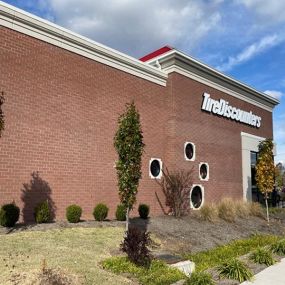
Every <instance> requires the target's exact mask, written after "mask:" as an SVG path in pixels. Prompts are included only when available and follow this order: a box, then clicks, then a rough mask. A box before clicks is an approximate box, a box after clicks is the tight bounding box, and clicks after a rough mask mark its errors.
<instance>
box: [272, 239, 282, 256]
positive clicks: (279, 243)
mask: <svg viewBox="0 0 285 285" xmlns="http://www.w3.org/2000/svg"><path fill="white" fill-rule="evenodd" d="M270 249H271V250H272V251H273V252H274V253H276V254H278V255H285V239H281V240H279V241H277V242H275V243H274V244H272V245H271V248H270Z"/></svg>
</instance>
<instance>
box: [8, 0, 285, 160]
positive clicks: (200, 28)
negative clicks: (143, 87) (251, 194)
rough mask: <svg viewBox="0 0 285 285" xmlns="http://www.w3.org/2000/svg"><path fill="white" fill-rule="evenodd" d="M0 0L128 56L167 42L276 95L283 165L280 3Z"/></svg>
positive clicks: (283, 7) (283, 5) (284, 55)
mask: <svg viewBox="0 0 285 285" xmlns="http://www.w3.org/2000/svg"><path fill="white" fill-rule="evenodd" d="M4 2H6V3H9V4H11V5H14V6H16V7H19V8H21V9H23V10H26V11H27V12H30V13H32V14H35V15H37V16H40V17H42V18H45V19H47V20H49V21H52V22H54V23H56V24H59V25H61V26H63V27H65V28H68V29H70V30H72V31H74V32H78V33H80V34H82V35H85V36H87V37H89V38H91V39H93V40H95V41H97V42H100V43H103V44H106V45H107V46H109V47H112V48H114V49H117V50H119V51H122V52H124V53H127V54H129V55H132V56H134V57H141V56H143V55H145V54H147V53H149V52H151V51H153V50H155V49H157V48H159V47H161V46H164V45H166V44H168V45H171V46H173V47H175V48H177V49H179V50H181V51H183V52H185V53H187V54H189V55H191V56H194V57H196V58H197V59H199V60H201V61H203V62H205V63H207V64H209V65H211V66H213V67H215V68H218V69H219V70H220V71H222V72H224V73H226V74H228V75H230V76H232V77H234V78H236V79H238V80H241V81H243V82H244V83H246V84H249V85H250V86H252V87H254V88H256V89H258V90H260V91H263V92H266V93H268V94H270V95H272V96H274V97H276V98H278V99H279V100H280V105H279V106H277V107H276V108H275V110H274V139H275V141H276V142H277V157H276V162H278V161H282V162H283V163H285V72H284V66H285V13H284V11H285V1H283V0H270V1H268V0H232V1H230V0H196V1H194V0H179V1H173V0H145V1H141V0H108V1H101V0H81V1H78V0H38V1H35V0H25V1H22V0H8V1H4Z"/></svg>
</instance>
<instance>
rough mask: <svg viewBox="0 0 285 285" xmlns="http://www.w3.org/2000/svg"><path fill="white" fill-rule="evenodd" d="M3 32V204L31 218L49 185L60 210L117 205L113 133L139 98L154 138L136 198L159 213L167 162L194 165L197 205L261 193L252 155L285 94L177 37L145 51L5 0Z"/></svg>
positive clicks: (147, 135) (147, 134)
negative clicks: (112, 43) (218, 63)
mask: <svg viewBox="0 0 285 285" xmlns="http://www.w3.org/2000/svg"><path fill="white" fill-rule="evenodd" d="M0 37H1V42H0V91H1V92H4V95H5V103H4V105H3V111H4V114H5V123H6V124H5V131H4V132H3V135H2V137H1V138H0V193H1V195H0V204H3V203H7V202H10V201H13V200H14V201H15V202H16V203H17V204H18V205H19V206H20V207H21V209H22V211H23V215H24V219H25V220H29V219H30V218H31V217H32V212H33V208H34V206H35V205H36V204H37V203H38V202H39V201H40V200H42V199H44V198H46V196H45V195H48V197H49V198H50V199H52V201H53V203H54V205H55V207H56V211H55V215H56V218H57V219H63V218H64V215H65V208H66V207H67V206H68V205H70V204H72V203H77V204H79V205H80V206H82V208H83V218H86V219H90V218H91V217H92V216H91V213H92V209H93V207H94V205H95V204H97V203H99V202H104V203H106V204H107V205H108V206H109V207H110V217H113V216H114V212H115V209H116V205H117V204H118V203H119V199H118V191H117V177H116V171H115V169H114V162H115V160H116V152H115V150H114V147H113V137H114V134H115V132H116V129H117V118H118V115H119V114H120V113H122V112H123V110H124V106H125V103H127V102H130V101H131V100H134V101H135V104H136V106H137V108H138V110H139V112H140V114H141V123H142V128H143V132H144V142H145V144H146V148H145V153H144V155H143V163H142V171H143V175H142V179H141V182H140V186H139V193H138V203H140V202H144V203H147V204H149V205H150V207H151V214H152V215H158V214H161V213H162V209H161V206H160V204H159V202H158V198H157V197H159V198H160V199H161V200H163V196H162V193H161V190H160V188H159V185H158V184H157V183H156V181H155V179H154V178H156V179H160V178H161V174H162V173H161V170H160V168H161V167H165V166H167V167H168V168H169V169H170V170H175V169H176V170H177V169H190V168H192V167H193V169H194V176H193V179H194V185H193V188H192V190H191V194H190V204H191V207H194V208H195V207H196V208H199V207H200V206H201V205H202V204H203V203H207V202H210V201H217V200H219V199H221V198H222V197H233V198H235V199H241V198H244V199H247V200H252V199H254V195H255V188H254V181H253V179H252V178H253V175H252V171H253V170H252V165H253V164H254V163H255V159H256V152H257V145H258V143H259V141H260V140H261V139H263V138H272V137H273V133H272V110H273V108H274V106H275V105H277V104H278V100H276V99H274V98H272V97H270V96H268V95H266V94H264V93H261V92H259V91H257V90H255V89H253V88H251V87H249V86H247V85H245V84H243V83H241V82H239V81H237V80H234V79H232V78H230V77H228V76H226V75H224V74H222V73H220V72H218V71H216V70H214V69H212V68H211V67H209V66H207V65H205V64H203V63H201V62H199V61H197V60H195V59H193V58H191V57H189V56H187V55H185V54H183V53H181V52H179V51H177V50H175V49H173V48H171V47H167V46H166V47H164V48H162V49H160V50H158V51H156V52H154V53H151V54H149V55H147V56H145V57H143V58H142V59H141V60H137V59H134V58H132V57H130V56H127V55H125V54H122V53H120V52H117V51H115V50H113V49H110V48H108V47H106V46H103V45H101V44H98V43H96V42H94V41H91V40H89V39H87V38H84V37H82V36H80V35H78V34H75V33H72V32H70V31H68V30H66V29H63V28H61V27H59V26H57V25H55V24H52V23H50V22H47V21H45V20H43V19H41V18H38V17H36V16H33V15H31V14H28V13H26V12H24V11H22V10H19V9H16V8H14V7H13V6H10V5H8V4H4V3H3V2H1V3H0ZM43 189H44V190H43ZM42 191H44V192H45V193H44V194H42Z"/></svg>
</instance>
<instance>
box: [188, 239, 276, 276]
mask: <svg viewBox="0 0 285 285" xmlns="http://www.w3.org/2000/svg"><path fill="white" fill-rule="evenodd" d="M280 239H281V237H277V236H272V235H254V236H252V237H250V238H248V239H241V240H236V241H233V242H230V243H228V244H226V245H222V246H218V247H216V248H214V249H211V250H207V251H202V252H198V253H196V254H186V255H185V257H186V258H188V259H189V260H191V261H193V262H195V265H196V270H197V271H204V270H207V269H209V268H213V267H216V266H217V265H220V264H222V263H223V262H225V261H227V260H230V259H232V258H236V257H239V256H242V255H245V254H247V253H249V252H251V251H253V250H255V249H257V248H258V247H264V246H267V245H269V246H270V245H272V244H274V243H276V242H277V241H278V240H280Z"/></svg>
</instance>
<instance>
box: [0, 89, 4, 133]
mask: <svg viewBox="0 0 285 285" xmlns="http://www.w3.org/2000/svg"><path fill="white" fill-rule="evenodd" d="M3 104H4V92H1V93H0V137H1V134H2V131H3V130H4V113H3V110H2V105H3Z"/></svg>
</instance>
